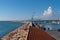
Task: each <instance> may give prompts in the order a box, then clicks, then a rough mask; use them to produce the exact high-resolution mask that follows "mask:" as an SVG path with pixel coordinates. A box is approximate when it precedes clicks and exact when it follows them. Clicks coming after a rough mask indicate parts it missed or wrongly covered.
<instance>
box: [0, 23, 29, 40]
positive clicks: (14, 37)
mask: <svg viewBox="0 0 60 40" xmlns="http://www.w3.org/2000/svg"><path fill="white" fill-rule="evenodd" d="M27 26H28V27H27ZM28 32H29V23H25V24H24V25H23V26H20V27H19V28H17V29H16V30H14V31H12V32H10V33H9V34H7V35H5V36H4V37H3V38H1V40H27V36H28Z"/></svg>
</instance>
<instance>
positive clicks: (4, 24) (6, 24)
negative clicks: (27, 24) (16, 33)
mask: <svg viewBox="0 0 60 40" xmlns="http://www.w3.org/2000/svg"><path fill="white" fill-rule="evenodd" d="M22 25H23V23H21V22H11V21H0V38H1V37H3V36H4V35H6V34H7V33H9V32H11V31H12V30H14V29H16V28H18V27H19V26H22Z"/></svg>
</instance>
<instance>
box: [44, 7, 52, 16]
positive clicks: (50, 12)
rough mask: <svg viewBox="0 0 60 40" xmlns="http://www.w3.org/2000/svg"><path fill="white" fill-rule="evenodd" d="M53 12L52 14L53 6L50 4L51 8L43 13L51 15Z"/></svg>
mask: <svg viewBox="0 0 60 40" xmlns="http://www.w3.org/2000/svg"><path fill="white" fill-rule="evenodd" d="M51 14H52V8H51V7H50V6H49V8H48V9H47V10H45V11H44V13H43V15H44V16H48V15H51Z"/></svg>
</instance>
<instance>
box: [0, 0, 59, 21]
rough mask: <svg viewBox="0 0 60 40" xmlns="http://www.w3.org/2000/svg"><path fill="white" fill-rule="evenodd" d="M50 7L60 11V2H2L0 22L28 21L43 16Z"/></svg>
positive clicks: (0, 3)
mask: <svg viewBox="0 0 60 40" xmlns="http://www.w3.org/2000/svg"><path fill="white" fill-rule="evenodd" d="M49 6H51V7H52V9H53V10H54V12H56V11H60V0H0V20H26V19H31V17H32V15H33V14H34V12H35V14H34V15H35V16H41V15H43V11H44V10H46V9H47V8H48V7H49Z"/></svg>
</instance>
